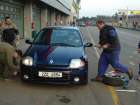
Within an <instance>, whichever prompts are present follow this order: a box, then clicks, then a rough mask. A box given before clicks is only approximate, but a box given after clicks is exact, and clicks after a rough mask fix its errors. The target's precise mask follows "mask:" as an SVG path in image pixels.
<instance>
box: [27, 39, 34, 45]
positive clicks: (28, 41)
mask: <svg viewBox="0 0 140 105" xmlns="http://www.w3.org/2000/svg"><path fill="white" fill-rule="evenodd" d="M25 42H26V43H27V44H33V42H32V41H31V40H29V39H27V40H26V41H25Z"/></svg>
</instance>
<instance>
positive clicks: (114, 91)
mask: <svg viewBox="0 0 140 105" xmlns="http://www.w3.org/2000/svg"><path fill="white" fill-rule="evenodd" d="M107 87H108V89H109V91H110V92H111V95H112V99H113V103H114V105H121V103H120V100H119V98H118V95H117V93H116V90H115V89H114V87H112V86H107Z"/></svg>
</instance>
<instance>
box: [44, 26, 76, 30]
mask: <svg viewBox="0 0 140 105" xmlns="http://www.w3.org/2000/svg"><path fill="white" fill-rule="evenodd" d="M43 29H74V30H79V28H78V27H73V26H47V27H45V28H43Z"/></svg>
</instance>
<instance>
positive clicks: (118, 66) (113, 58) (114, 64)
mask: <svg viewBox="0 0 140 105" xmlns="http://www.w3.org/2000/svg"><path fill="white" fill-rule="evenodd" d="M119 56H120V51H115V52H113V53H112V56H110V64H111V65H112V67H113V68H114V69H116V70H118V71H120V72H122V73H127V74H128V76H129V78H130V79H132V77H133V74H132V71H131V70H129V69H128V68H127V67H126V66H124V65H122V64H120V62H119V61H120V59H119Z"/></svg>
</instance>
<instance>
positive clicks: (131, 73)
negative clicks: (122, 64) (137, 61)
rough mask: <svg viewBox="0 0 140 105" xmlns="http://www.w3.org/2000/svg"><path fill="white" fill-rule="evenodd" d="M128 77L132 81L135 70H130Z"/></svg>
mask: <svg viewBox="0 0 140 105" xmlns="http://www.w3.org/2000/svg"><path fill="white" fill-rule="evenodd" d="M127 75H128V76H129V79H130V80H132V78H133V70H132V69H129V70H128V72H127Z"/></svg>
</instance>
